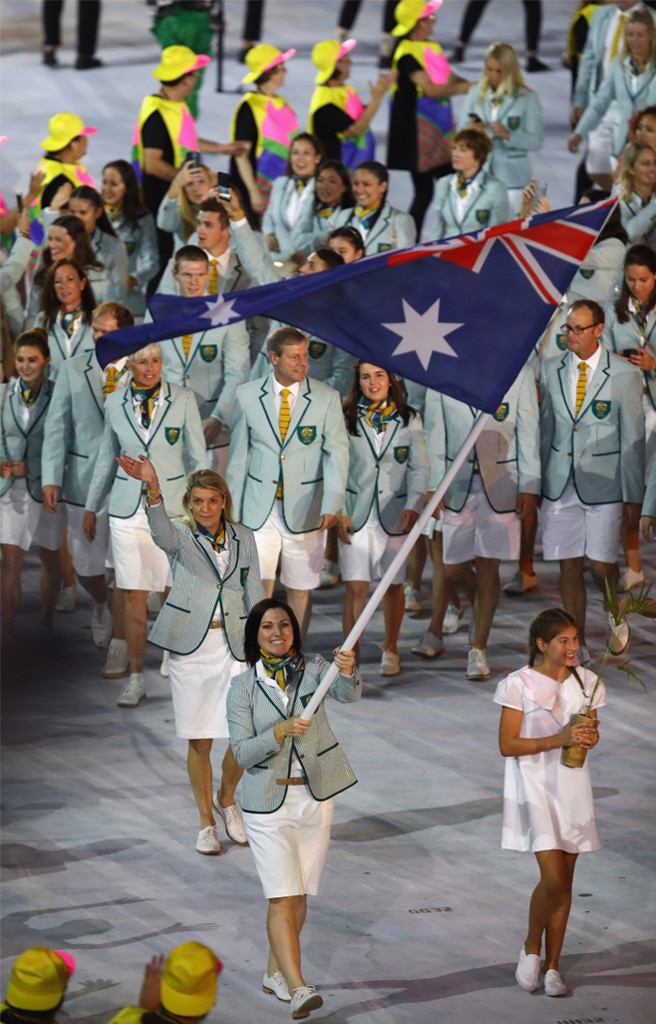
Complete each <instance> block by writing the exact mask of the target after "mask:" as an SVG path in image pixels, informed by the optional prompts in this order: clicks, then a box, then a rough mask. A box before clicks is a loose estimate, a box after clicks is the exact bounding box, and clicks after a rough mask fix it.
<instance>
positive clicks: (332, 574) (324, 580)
mask: <svg viewBox="0 0 656 1024" xmlns="http://www.w3.org/2000/svg"><path fill="white" fill-rule="evenodd" d="M339 580H340V575H339V566H338V565H336V564H335V562H331V561H330V559H329V558H324V560H323V566H322V567H321V583H320V584H319V587H320V589H321V590H329V589H330V588H331V587H336V586H337V584H338V583H339Z"/></svg>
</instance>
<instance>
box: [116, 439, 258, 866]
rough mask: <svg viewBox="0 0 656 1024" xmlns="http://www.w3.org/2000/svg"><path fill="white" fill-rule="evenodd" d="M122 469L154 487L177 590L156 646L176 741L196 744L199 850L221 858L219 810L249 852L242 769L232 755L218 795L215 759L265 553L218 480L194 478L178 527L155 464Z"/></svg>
mask: <svg viewBox="0 0 656 1024" xmlns="http://www.w3.org/2000/svg"><path fill="white" fill-rule="evenodd" d="M118 462H119V465H120V466H121V468H122V469H123V470H125V472H126V473H127V474H128V476H130V477H133V478H134V479H136V480H142V481H143V482H144V484H145V485H146V488H147V492H146V493H147V495H148V499H147V508H146V514H147V516H148V525H149V526H150V532H151V534H152V537H153V540H154V541H155V543H156V544H157V546H158V547H159V548H161V549H162V551H164V552H165V554H166V556H167V558H168V560H169V564H170V566H171V572H172V575H173V584H172V587H171V590H170V592H169V594H168V595H167V598H166V601H165V602H164V604H163V606H162V610H161V612H160V613H159V615H158V617H157V620H156V622H155V625H154V626H153V628H152V631H151V633H150V636H149V638H148V639H149V640H150V642H151V643H152V644H155V646H157V647H163V648H164V649H165V650H168V651H170V652H171V657H170V660H169V677H170V680H171V696H172V698H173V714H174V717H175V731H176V735H178V736H180V737H182V738H184V739H187V740H188V741H189V752H188V756H187V771H188V773H189V781H190V783H191V789H192V792H193V794H194V799H195V800H196V805H197V807H198V811H199V814H200V831H199V833H198V839H197V840H196V850H197V851H198V853H205V854H216V853H220V852H221V844H220V842H219V839H218V836H217V834H216V823H215V820H214V814H213V807H214V808H216V811H217V812H218V814H219V815H220V816H221V818H222V819H223V821H224V823H225V827H226V832H227V833H228V836H229V837H230V838H231V839H232V840H233V841H234V842H236V843H239V844H240V845H246V843H247V842H248V840H247V839H246V835H245V833H244V829H243V824H242V820H241V812H240V810H239V804H237V803H236V801H235V789H236V788H237V784H238V782H239V780H240V779H241V777H242V775H243V768H240V767H239V766H238V765H237V763H236V761H235V758H234V754H233V753H232V747H231V746H230V745H228V749H227V751H226V753H225V756H224V758H223V764H222V766H221V785H220V787H219V789H217V791H216V795H214V789H213V786H212V762H211V760H210V752H211V750H212V741H213V740H214V739H218V738H223V737H227V735H228V725H227V720H226V695H227V691H228V684H229V682H230V679H231V677H232V676H233V675H235V674H236V673H238V672H240V671H241V669H242V667H243V666H242V665H241V664H240V662H243V660H244V623H245V621H246V616H247V614H248V612H249V611H250V610H251V608H252V607H253V605H254V604H256V602H257V601H260V600H261V599H262V597H263V596H264V590H263V588H262V582H261V580H260V567H259V563H258V560H257V548H256V547H255V541H254V539H253V534H252V533H251V531H250V530H247V529H246V527H244V526H240V525H239V524H238V523H235V522H234V521H233V518H232V499H231V497H230V491H229V490H228V488H227V485H226V483H225V481H224V480H223V478H222V477H220V476H219V475H218V473H215V472H213V470H211V469H202V470H199V471H197V472H195V473H191V474H190V475H189V477H188V478H187V489H186V491H185V494H184V497H183V499H182V504H183V506H184V510H185V516H184V519H183V520H182V521H178V522H171V520H170V519H169V517H168V515H167V513H166V506H165V505H164V501H163V499H162V491H161V487H160V483H159V479H158V477H157V472H156V471H155V467H154V466H153V464H152V462H150V461H149V460H148V459H147V458H146V457H145V456H143V455H141V456H140V457H139V459H133V458H131V457H130V456H129V455H120V456H119V460H118Z"/></svg>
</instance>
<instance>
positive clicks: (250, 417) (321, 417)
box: [226, 374, 348, 533]
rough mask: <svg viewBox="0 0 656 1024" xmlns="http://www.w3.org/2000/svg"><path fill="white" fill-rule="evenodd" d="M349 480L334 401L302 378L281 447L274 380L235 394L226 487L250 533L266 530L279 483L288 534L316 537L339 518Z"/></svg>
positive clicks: (341, 419) (345, 445) (334, 397)
mask: <svg viewBox="0 0 656 1024" xmlns="http://www.w3.org/2000/svg"><path fill="white" fill-rule="evenodd" d="M347 472H348V440H347V437H346V428H345V426H344V417H343V416H342V407H341V402H340V398H339V395H338V393H337V392H336V391H335V390H334V389H333V388H329V387H326V385H325V384H321V383H320V382H319V381H316V380H311V379H310V378H309V377H306V378H305V380H304V381H303V382H302V383H301V385H300V387H299V390H298V396H297V398H296V401H295V403H294V408H293V410H292V418H291V421H290V424H289V428H288V430H287V436H286V438H285V441H284V442H283V441H281V439H280V427H279V425H278V411H277V407H276V400H275V395H274V390H273V374H269V376H268V377H263V378H262V379H260V380H255V381H250V383H248V384H243V385H242V386H241V387H240V388H238V389H237V398H236V400H235V416H234V421H233V426H232V440H231V443H230V458H229V460H228V470H227V473H226V482H227V484H228V487H229V488H230V493H231V494H232V500H233V503H234V508H235V516H236V517H237V518H238V519H239V520H240V521H241V522H242V523H243V524H244V526H248V527H249V529H251V530H259V528H260V527H261V526H262V525H263V524H264V523H265V522H266V520H267V518H268V516H269V513H270V512H271V509H272V508H273V503H274V501H275V500H276V490H277V488H278V481H279V479H280V478H281V477H282V481H283V498H282V511H283V515H284V518H285V523H286V525H287V528H288V529H289V530H290V531H291V532H292V533H307V532H309V531H310V530H316V529H318V526H319V519H320V517H321V516H322V515H324V514H330V515H335V516H336V515H339V513H340V511H341V509H342V505H343V503H344V489H345V487H346V475H347Z"/></svg>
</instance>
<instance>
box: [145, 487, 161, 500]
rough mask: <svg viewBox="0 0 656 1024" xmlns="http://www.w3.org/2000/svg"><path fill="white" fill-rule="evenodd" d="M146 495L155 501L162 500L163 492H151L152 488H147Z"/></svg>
mask: <svg viewBox="0 0 656 1024" xmlns="http://www.w3.org/2000/svg"><path fill="white" fill-rule="evenodd" d="M146 494H147V495H148V498H149V499H152V500H153V501H156V500H157V498H161V497H162V492H161V491H151V489H150V487H147V488H146Z"/></svg>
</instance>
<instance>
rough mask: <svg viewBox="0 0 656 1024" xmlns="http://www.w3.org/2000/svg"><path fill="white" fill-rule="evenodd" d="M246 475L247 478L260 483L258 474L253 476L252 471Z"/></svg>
mask: <svg viewBox="0 0 656 1024" xmlns="http://www.w3.org/2000/svg"><path fill="white" fill-rule="evenodd" d="M247 475H248V479H249V480H255V482H256V483H258V484H261V483H262V479H261V477H259V476H253V474H252V473H248V474H247Z"/></svg>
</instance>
